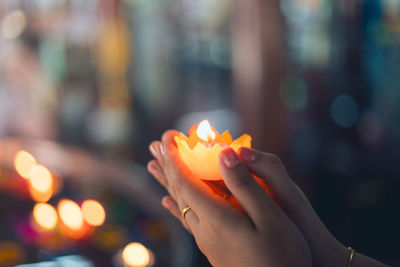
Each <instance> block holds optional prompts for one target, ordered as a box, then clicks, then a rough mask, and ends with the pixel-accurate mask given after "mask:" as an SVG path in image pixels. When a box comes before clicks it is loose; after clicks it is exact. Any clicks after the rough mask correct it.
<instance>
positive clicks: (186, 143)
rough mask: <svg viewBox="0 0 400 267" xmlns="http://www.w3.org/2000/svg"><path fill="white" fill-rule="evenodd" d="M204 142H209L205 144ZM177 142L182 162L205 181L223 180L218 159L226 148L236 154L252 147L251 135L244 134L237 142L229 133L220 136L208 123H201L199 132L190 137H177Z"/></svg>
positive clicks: (192, 133) (194, 132) (181, 135)
mask: <svg viewBox="0 0 400 267" xmlns="http://www.w3.org/2000/svg"><path fill="white" fill-rule="evenodd" d="M199 129H200V130H199ZM211 132H212V133H213V134H211ZM199 133H200V134H199ZM204 133H205V134H204ZM204 137H205V138H204ZM210 137H211V140H210ZM204 140H207V141H208V142H206V143H205V142H204ZM210 141H212V142H210ZM175 142H176V144H177V146H178V150H179V155H180V158H181V159H182V161H183V162H184V163H185V165H186V166H187V167H188V168H189V169H190V170H191V172H192V173H193V175H194V176H195V177H197V178H199V179H203V180H221V179H222V174H221V171H220V170H219V165H218V157H219V153H220V152H221V151H222V150H223V149H224V148H225V147H228V146H229V147H231V148H232V149H234V150H235V151H236V152H237V151H238V150H239V148H241V147H251V137H250V135H248V134H243V135H242V136H241V137H239V138H237V139H236V140H232V136H231V134H230V133H229V131H225V132H224V133H222V134H219V133H218V132H217V131H216V130H215V129H213V128H212V127H211V126H210V124H209V123H208V121H203V122H201V123H200V124H199V125H198V127H197V131H193V132H191V133H190V134H189V136H188V137H187V136H186V135H185V134H183V133H181V134H180V135H178V136H175Z"/></svg>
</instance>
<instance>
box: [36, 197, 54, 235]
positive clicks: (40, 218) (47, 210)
mask: <svg viewBox="0 0 400 267" xmlns="http://www.w3.org/2000/svg"><path fill="white" fill-rule="evenodd" d="M32 214H33V219H34V220H35V222H36V223H37V224H38V225H39V226H40V227H41V228H42V229H44V230H52V229H54V228H55V227H56V225H57V220H58V216H57V212H56V209H55V208H54V207H53V206H51V205H50V204H47V203H37V204H36V205H35V206H34V207H33V213H32Z"/></svg>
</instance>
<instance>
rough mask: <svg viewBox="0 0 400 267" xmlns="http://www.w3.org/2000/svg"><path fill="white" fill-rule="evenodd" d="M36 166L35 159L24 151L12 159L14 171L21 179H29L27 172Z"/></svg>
mask: <svg viewBox="0 0 400 267" xmlns="http://www.w3.org/2000/svg"><path fill="white" fill-rule="evenodd" d="M35 164H36V160H35V158H34V157H33V156H32V155H31V154H30V153H28V152H26V151H24V150H20V151H18V152H17V154H15V157H14V166H15V170H16V171H17V172H18V174H19V175H21V176H22V177H23V178H26V179H28V178H29V172H30V170H31V167H32V166H33V165H35Z"/></svg>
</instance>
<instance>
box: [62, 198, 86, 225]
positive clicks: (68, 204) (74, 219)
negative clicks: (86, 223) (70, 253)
mask: <svg viewBox="0 0 400 267" xmlns="http://www.w3.org/2000/svg"><path fill="white" fill-rule="evenodd" d="M57 209H58V215H59V216H60V219H61V221H62V222H63V223H64V224H65V225H66V226H67V227H68V228H70V229H72V230H79V229H80V228H82V226H83V215H82V211H81V208H80V207H79V205H78V204H76V203H75V202H74V201H72V200H69V199H63V200H61V201H60V202H59V203H58V207H57Z"/></svg>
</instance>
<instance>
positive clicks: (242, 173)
mask: <svg viewBox="0 0 400 267" xmlns="http://www.w3.org/2000/svg"><path fill="white" fill-rule="evenodd" d="M219 165H220V169H221V173H222V177H223V179H224V181H225V184H226V186H227V187H228V188H229V190H230V191H231V192H232V194H233V195H234V196H235V197H236V199H237V200H238V201H239V203H240V205H241V206H242V207H243V209H244V210H245V211H246V213H247V214H248V215H249V217H250V218H251V219H252V221H253V223H254V224H255V225H256V226H260V225H262V224H264V223H265V220H266V219H267V218H269V217H270V216H272V214H271V213H272V212H276V211H278V210H279V209H278V207H277V206H276V204H275V203H274V201H273V200H272V199H271V198H270V197H269V196H268V195H267V194H266V193H265V192H264V191H263V190H262V189H261V187H260V186H259V185H258V184H257V182H256V181H255V180H254V178H253V176H252V175H251V174H250V172H249V170H248V169H247V167H246V166H245V165H244V164H243V163H242V161H241V160H240V158H239V156H238V155H237V154H236V152H235V151H234V150H233V149H232V148H230V147H228V148H226V149H224V150H222V151H221V153H220V157H219ZM266 214H268V216H266Z"/></svg>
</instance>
